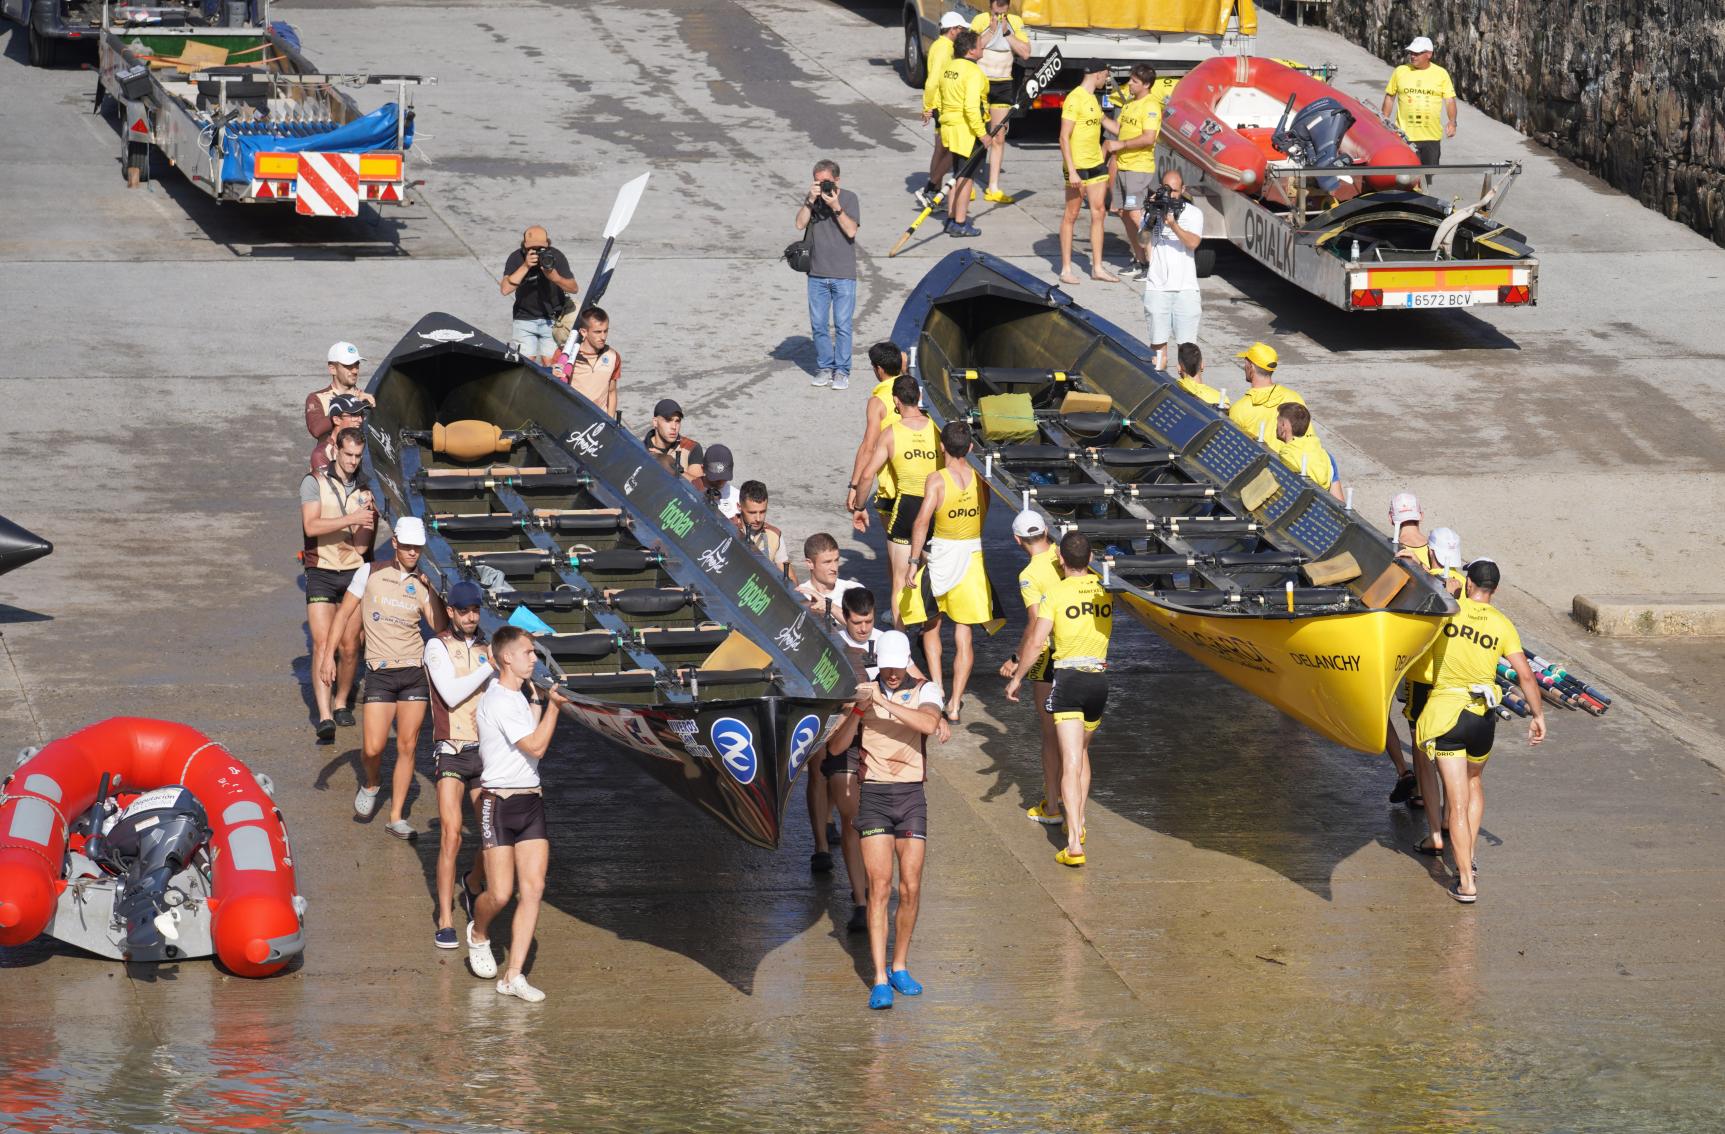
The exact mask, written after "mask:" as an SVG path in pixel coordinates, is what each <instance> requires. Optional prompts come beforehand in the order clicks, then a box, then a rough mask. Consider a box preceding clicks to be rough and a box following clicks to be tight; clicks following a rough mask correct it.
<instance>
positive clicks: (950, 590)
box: [906, 421, 999, 724]
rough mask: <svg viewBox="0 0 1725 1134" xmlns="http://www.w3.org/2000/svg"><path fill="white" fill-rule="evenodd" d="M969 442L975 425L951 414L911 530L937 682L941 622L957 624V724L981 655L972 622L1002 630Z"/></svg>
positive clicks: (952, 703)
mask: <svg viewBox="0 0 1725 1134" xmlns="http://www.w3.org/2000/svg"><path fill="white" fill-rule="evenodd" d="M971 443H972V441H971V433H970V426H969V425H968V424H967V423H965V422H962V421H949V422H947V424H946V427H945V428H944V429H942V430H941V431H940V447H941V450H942V452H944V453H945V455H946V460H945V462H944V463H945V466H946V467H945V468H942V469H940V470H939V471H937V472H936V473H934V474H933V475H932V476H930V477H929V478H928V483H927V486H926V488H925V490H924V495H923V498H922V508H921V509H920V510H919V511H918V512H917V517H916V523H915V525H914V526H913V528H912V530H911V537H910V561H911V562H912V563H920V564H922V565H923V566H922V570H921V572H920V574H919V579H920V582H913V584H912V585H913V587H919V588H920V590H921V592H922V593H921V595H920V598H921V600H922V601H921V605H922V607H923V613H924V614H925V615H927V616H929V617H927V619H926V621H927V626H928V628H927V629H926V630H924V631H923V633H922V649H923V654H924V656H925V657H927V658H928V669H929V673H930V674H932V675H933V678H934V683H935V684H936V685H939V684H940V683H941V680H940V678H941V669H940V631H941V625H942V623H943V622H951V623H952V626H953V630H952V644H953V658H952V688H951V700H949V701H948V702H947V706H946V719H947V720H949V721H951V722H953V723H954V724H957V723H958V715H959V710H960V709H961V708H962V707H963V705H964V690H965V687H966V686H968V685H969V684H970V670H971V667H972V666H973V665H974V664H975V662H976V653H975V650H974V647H973V645H972V642H971V630H970V628H971V627H972V626H982V625H986V624H989V623H995V625H994V626H993V627H992V629H991V631H990V632H991V633H992V631H993V630H996V629H999V625H998V623H996V620H995V615H994V593H993V592H992V591H991V590H990V589H989V586H988V568H987V565H986V564H985V563H984V562H983V558H982V527H983V523H984V522H985V521H986V520H987V518H988V489H987V488H986V487H985V486H984V485H983V483H982V478H981V477H979V476H977V475H976V470H975V469H973V468H971V467H970V464H969V462H967V461H966V460H965V457H966V456H968V455H969V453H970V447H971ZM925 548H926V550H927V552H928V554H927V556H926V558H925V556H924V555H923V552H924V549H925ZM931 599H932V601H933V603H934V605H935V607H936V608H937V609H938V610H939V612H940V614H941V616H942V617H940V618H936V617H932V616H933V614H934V611H931V610H928V609H927V607H928V603H929V602H930V600H931ZM914 622H915V619H913V618H909V617H907V619H906V623H907V624H914Z"/></svg>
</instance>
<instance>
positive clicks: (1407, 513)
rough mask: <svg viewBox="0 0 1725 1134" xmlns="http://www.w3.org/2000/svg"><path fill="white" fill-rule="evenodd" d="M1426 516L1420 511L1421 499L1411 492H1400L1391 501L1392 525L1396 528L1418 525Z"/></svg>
mask: <svg viewBox="0 0 1725 1134" xmlns="http://www.w3.org/2000/svg"><path fill="white" fill-rule="evenodd" d="M1424 515H1425V513H1423V512H1421V511H1420V502H1419V498H1418V497H1416V496H1415V495H1414V494H1413V493H1411V492H1398V493H1396V496H1395V499H1394V500H1391V501H1390V523H1391V524H1392V525H1393V526H1395V527H1398V528H1399V527H1401V526H1402V525H1403V524H1417V523H1419V522H1420V519H1421V518H1422V517H1423V516H1424Z"/></svg>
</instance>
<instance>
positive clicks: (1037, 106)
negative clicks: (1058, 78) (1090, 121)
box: [1030, 91, 1066, 110]
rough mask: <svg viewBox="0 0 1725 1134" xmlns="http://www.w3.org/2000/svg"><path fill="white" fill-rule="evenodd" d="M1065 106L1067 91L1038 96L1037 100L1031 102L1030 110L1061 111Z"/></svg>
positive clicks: (1050, 92)
mask: <svg viewBox="0 0 1725 1134" xmlns="http://www.w3.org/2000/svg"><path fill="white" fill-rule="evenodd" d="M1065 105H1066V92H1065V91H1049V92H1048V93H1047V94H1039V95H1037V96H1036V98H1035V99H1033V100H1032V101H1031V103H1030V109H1032V110H1059V109H1060V108H1061V107H1063V106H1065Z"/></svg>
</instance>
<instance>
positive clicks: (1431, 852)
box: [1414, 837, 1443, 858]
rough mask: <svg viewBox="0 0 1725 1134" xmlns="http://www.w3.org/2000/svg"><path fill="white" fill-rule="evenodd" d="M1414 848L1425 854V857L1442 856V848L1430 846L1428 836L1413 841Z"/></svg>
mask: <svg viewBox="0 0 1725 1134" xmlns="http://www.w3.org/2000/svg"><path fill="white" fill-rule="evenodd" d="M1414 850H1416V851H1418V852H1419V853H1420V854H1423V855H1425V856H1426V857H1427V858H1442V857H1443V848H1442V847H1434V846H1432V844H1431V839H1430V837H1427V838H1424V839H1421V840H1420V841H1419V842H1417V843H1415V844H1414Z"/></svg>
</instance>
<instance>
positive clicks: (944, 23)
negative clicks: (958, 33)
mask: <svg viewBox="0 0 1725 1134" xmlns="http://www.w3.org/2000/svg"><path fill="white" fill-rule="evenodd" d="M969 26H970V21H969V20H967V19H965V18H964V17H963V16H961V15H959V14H958V13H957V12H948V13H947V14H946V15H944V16H942V17H941V18H940V30H941V31H945V30H946V29H948V28H967V27H969Z"/></svg>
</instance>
